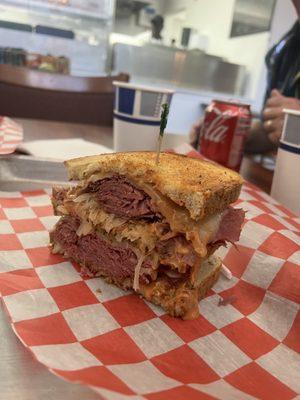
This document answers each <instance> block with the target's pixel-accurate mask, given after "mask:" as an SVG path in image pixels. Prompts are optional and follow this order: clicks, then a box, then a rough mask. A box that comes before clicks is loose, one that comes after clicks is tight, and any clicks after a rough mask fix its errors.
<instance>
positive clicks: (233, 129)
mask: <svg viewBox="0 0 300 400" xmlns="http://www.w3.org/2000/svg"><path fill="white" fill-rule="evenodd" d="M250 126H251V111H250V106H249V105H248V104H241V103H232V102H229V101H222V100H212V102H211V104H210V105H209V106H208V107H207V108H206V110H205V116H204V121H203V125H202V128H201V132H200V140H199V147H200V148H199V150H200V153H201V154H203V156H205V157H206V158H209V159H210V160H213V161H215V162H217V163H219V164H221V165H223V166H224V167H227V168H231V169H233V170H235V171H239V170H240V166H241V162H242V158H243V153H244V146H245V141H246V135H247V132H248V131H249V129H250Z"/></svg>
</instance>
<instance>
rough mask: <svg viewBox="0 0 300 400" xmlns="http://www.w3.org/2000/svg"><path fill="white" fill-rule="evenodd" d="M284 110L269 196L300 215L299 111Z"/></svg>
mask: <svg viewBox="0 0 300 400" xmlns="http://www.w3.org/2000/svg"><path fill="white" fill-rule="evenodd" d="M284 112H285V113H286V115H285V121H284V126H283V131H282V136H281V139H280V143H279V148H278V153H277V160H276V167H275V172H274V177H273V182H272V189H271V196H272V197H274V199H276V200H278V201H279V202H280V203H282V204H283V205H284V206H286V207H287V208H289V209H290V210H291V211H293V212H294V213H295V214H297V215H300V112H297V111H294V110H284Z"/></svg>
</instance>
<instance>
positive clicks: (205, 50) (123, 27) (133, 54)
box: [0, 0, 296, 131]
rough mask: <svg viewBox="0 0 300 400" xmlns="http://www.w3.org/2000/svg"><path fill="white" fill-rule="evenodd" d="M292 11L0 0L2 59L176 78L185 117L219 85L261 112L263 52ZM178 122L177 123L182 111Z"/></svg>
mask: <svg viewBox="0 0 300 400" xmlns="http://www.w3.org/2000/svg"><path fill="white" fill-rule="evenodd" d="M153 20H154V22H153ZM295 20H296V14H295V11H294V9H293V7H292V4H291V3H290V2H287V1H286V0H277V1H276V0H222V1H220V0H210V1H206V0H160V1H159V0H149V1H133V0H1V1H0V63H2V64H3V63H4V64H12V65H18V66H26V67H27V68H33V69H37V70H39V71H47V72H53V73H59V74H68V75H72V76H85V77H87V76H93V77H95V76H104V75H106V74H118V73H120V72H125V73H128V74H129V75H130V79H131V81H133V82H134V81H136V82H141V83H147V84H151V85H162V84H163V86H164V87H170V88H175V89H176V92H177V95H176V96H175V98H174V103H175V104H174V106H176V102H179V103H180V102H181V98H184V100H185V109H186V108H188V119H190V120H192V119H193V118H194V117H197V113H199V98H201V100H202V102H203V104H207V103H209V102H210V100H211V98H214V97H216V96H217V97H218V96H219V97H220V95H221V97H222V98H224V97H225V98H230V99H234V98H239V99H240V100H242V101H245V102H248V103H250V104H251V106H252V110H254V113H255V112H257V113H258V112H259V111H260V109H261V106H262V103H263V100H264V88H265V80H266V77H265V67H264V57H265V54H266V52H267V49H268V48H270V47H271V46H272V44H274V43H275V42H276V41H277V40H278V39H279V38H280V37H281V36H282V34H283V33H284V32H286V31H287V30H288V29H289V28H290V27H291V26H292V24H293V22H294V21H295ZM153 31H154V32H153ZM41 73H42V72H41ZM187 96H188V97H187ZM186 100H188V101H186ZM194 114H195V115H194ZM194 119H195V118H194ZM177 122H178V121H176V123H174V129H176V130H178V131H182V129H184V127H183V125H184V126H186V123H187V121H184V118H183V120H182V121H181V122H180V123H177ZM175 125H176V128H175Z"/></svg>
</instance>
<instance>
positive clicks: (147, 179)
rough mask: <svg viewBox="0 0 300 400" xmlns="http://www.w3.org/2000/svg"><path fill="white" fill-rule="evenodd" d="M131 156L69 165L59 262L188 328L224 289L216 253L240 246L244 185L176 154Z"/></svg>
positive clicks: (57, 239)
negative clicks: (211, 294)
mask: <svg viewBox="0 0 300 400" xmlns="http://www.w3.org/2000/svg"><path fill="white" fill-rule="evenodd" d="M155 159H156V153H155V152H131V153H114V154H104V155H96V156H89V157H82V158H75V159H72V160H69V161H66V162H65V165H66V168H67V171H68V175H69V179H70V180H75V181H77V182H76V184H75V185H73V186H70V187H69V188H60V187H54V188H53V193H52V204H53V208H54V213H55V215H59V216H61V217H60V219H59V220H58V222H57V224H56V225H55V227H54V229H53V230H52V232H51V233H50V242H51V248H52V252H53V253H61V254H63V255H64V256H65V257H67V258H70V259H72V260H74V261H75V262H77V263H78V264H79V265H80V267H81V271H82V273H84V274H87V275H89V276H93V277H97V276H99V277H103V278H104V279H105V280H106V281H107V282H109V283H111V284H114V285H117V286H119V287H120V288H123V289H125V290H133V291H134V292H136V293H137V294H139V295H141V296H143V297H144V298H145V299H146V300H148V301H149V302H152V303H154V304H156V305H159V306H161V307H162V308H163V309H165V310H166V312H167V313H169V314H170V315H171V316H174V317H181V318H183V319H192V318H196V317H197V316H198V315H199V305H198V303H199V300H200V299H201V298H203V297H204V296H205V295H206V293H207V292H208V291H209V289H210V288H211V287H212V286H213V285H214V283H215V282H216V281H217V279H218V277H219V275H220V270H221V265H222V264H221V260H220V259H219V258H218V257H217V256H215V255H214V253H215V251H216V250H217V249H218V248H219V247H220V246H224V245H226V244H227V243H229V242H230V243H235V242H236V241H238V240H239V236H240V231H241V226H242V223H243V220H244V211H243V210H241V209H236V208H233V207H232V206H231V205H230V204H231V203H233V202H234V201H236V200H237V198H238V196H239V193H240V189H241V185H242V182H243V181H242V178H241V177H240V175H239V174H237V173H236V172H234V171H231V170H229V169H226V168H223V167H221V166H218V165H215V164H212V163H209V162H207V161H202V160H198V159H194V158H189V157H186V156H182V155H176V154H171V153H161V154H160V160H159V163H158V164H156V162H155Z"/></svg>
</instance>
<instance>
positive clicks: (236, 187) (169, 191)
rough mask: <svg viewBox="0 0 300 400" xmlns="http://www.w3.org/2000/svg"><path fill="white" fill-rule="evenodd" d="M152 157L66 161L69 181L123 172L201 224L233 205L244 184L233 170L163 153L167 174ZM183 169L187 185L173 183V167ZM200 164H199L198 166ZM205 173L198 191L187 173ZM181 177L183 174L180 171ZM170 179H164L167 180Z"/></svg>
mask: <svg viewBox="0 0 300 400" xmlns="http://www.w3.org/2000/svg"><path fill="white" fill-rule="evenodd" d="M154 156H155V153H153V152H130V153H111V154H102V155H96V156H88V157H81V158H75V159H72V160H68V161H65V166H66V168H67V170H68V174H69V179H70V180H81V179H85V178H86V177H88V176H90V175H92V174H93V173H96V172H99V171H102V170H103V171H105V172H107V171H110V170H111V171H112V172H116V173H118V172H122V173H124V174H126V176H127V177H128V178H130V177H132V179H135V180H137V179H139V180H140V182H141V183H143V181H145V182H146V183H150V184H152V185H153V186H155V187H156V190H158V191H159V192H160V193H162V194H163V195H165V196H167V197H168V198H170V199H171V200H172V201H173V202H175V203H176V204H178V205H180V206H183V207H185V208H186V209H187V210H188V211H189V213H190V216H191V218H192V219H194V220H200V219H202V218H204V217H206V216H208V215H211V214H213V213H216V212H220V211H222V210H223V209H225V208H226V207H227V206H228V205H229V204H231V203H233V202H235V201H236V200H237V199H238V197H239V194H240V191H241V187H242V184H243V179H242V177H241V176H240V175H239V174H238V173H237V172H234V171H232V170H229V169H227V168H224V167H221V166H218V165H216V164H212V163H210V162H208V161H203V160H199V159H195V158H190V157H186V156H184V155H178V154H173V153H172V154H170V153H162V154H161V158H162V159H163V160H162V164H163V165H164V168H166V169H169V171H168V172H167V174H166V173H165V171H164V170H162V169H160V168H158V167H157V166H155V164H154V162H153V160H154ZM177 162H178V165H179V166H180V167H181V169H183V162H184V163H185V162H186V165H187V166H188V167H190V169H191V171H189V170H188V172H187V176H186V178H187V179H186V182H182V181H181V182H180V184H178V182H176V178H175V177H174V178H173V177H172V176H171V175H172V174H171V172H170V171H172V168H173V167H174V168H176V164H177ZM131 163H135V164H136V165H140V168H139V171H136V168H131ZM198 163H199V164H198ZM201 168H203V169H204V177H206V178H207V179H206V182H205V183H204V184H203V187H201V185H202V184H201V182H200V181H196V179H194V178H193V176H190V175H189V172H192V173H193V172H194V173H195V170H196V169H199V171H200V169H201ZM182 173H183V174H184V171H182ZM209 175H211V182H212V184H209V185H208V181H209V180H208V177H209ZM170 176H171V177H172V178H173V179H167V178H169V177H170Z"/></svg>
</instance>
